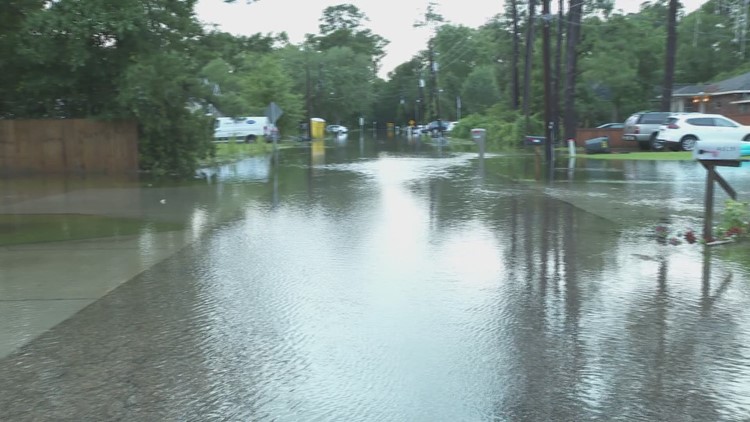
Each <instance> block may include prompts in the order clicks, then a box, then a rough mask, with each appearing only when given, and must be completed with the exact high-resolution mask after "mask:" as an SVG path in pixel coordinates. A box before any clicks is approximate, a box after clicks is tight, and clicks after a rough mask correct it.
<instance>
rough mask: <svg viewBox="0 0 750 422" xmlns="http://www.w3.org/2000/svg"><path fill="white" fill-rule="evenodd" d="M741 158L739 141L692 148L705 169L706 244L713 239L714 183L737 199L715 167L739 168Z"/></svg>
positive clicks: (704, 142) (697, 145)
mask: <svg viewBox="0 0 750 422" xmlns="http://www.w3.org/2000/svg"><path fill="white" fill-rule="evenodd" d="M741 157H742V142H740V141H698V142H696V143H695V147H694V148H693V158H694V159H696V160H698V161H699V162H700V163H701V165H703V167H705V169H706V171H707V172H708V174H707V175H706V196H705V200H704V201H705V209H704V215H703V239H705V241H706V242H707V243H709V244H710V243H711V242H713V241H714V239H713V233H712V231H713V230H712V228H713V218H714V182H717V183H718V184H719V185H720V186H721V187H722V188H723V189H724V192H726V193H727V195H729V196H730V197H731V198H732V199H735V200H736V199H737V192H735V190H734V189H732V187H731V186H730V185H729V183H727V181H726V180H724V178H723V177H721V175H720V174H719V173H718V172H717V171H716V167H717V166H724V167H739V166H740V164H741V162H742V161H741Z"/></svg>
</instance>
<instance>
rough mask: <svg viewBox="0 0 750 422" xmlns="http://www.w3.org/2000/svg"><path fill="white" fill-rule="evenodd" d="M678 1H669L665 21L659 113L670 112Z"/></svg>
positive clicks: (675, 52) (675, 51)
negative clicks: (662, 83)
mask: <svg viewBox="0 0 750 422" xmlns="http://www.w3.org/2000/svg"><path fill="white" fill-rule="evenodd" d="M678 5H679V2H678V0H669V14H668V20H667V46H666V54H665V57H666V60H665V65H664V85H663V87H662V94H661V111H670V108H671V106H672V85H674V66H675V56H676V55H677V7H678Z"/></svg>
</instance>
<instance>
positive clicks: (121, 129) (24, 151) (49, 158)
mask: <svg viewBox="0 0 750 422" xmlns="http://www.w3.org/2000/svg"><path fill="white" fill-rule="evenodd" d="M137 171H138V128H137V125H136V123H135V122H132V121H99V120H87V119H62V120H48V119H44V120H0V174H4V175H17V174H44V173H69V172H73V173H99V174H101V173H106V174H123V173H134V172H137Z"/></svg>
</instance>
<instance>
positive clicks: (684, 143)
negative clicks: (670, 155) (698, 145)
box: [680, 135, 698, 151]
mask: <svg viewBox="0 0 750 422" xmlns="http://www.w3.org/2000/svg"><path fill="white" fill-rule="evenodd" d="M696 141H698V138H696V137H695V136H693V135H688V136H686V137H684V138H682V139H681V140H680V149H681V150H683V151H692V150H693V148H695V142H696Z"/></svg>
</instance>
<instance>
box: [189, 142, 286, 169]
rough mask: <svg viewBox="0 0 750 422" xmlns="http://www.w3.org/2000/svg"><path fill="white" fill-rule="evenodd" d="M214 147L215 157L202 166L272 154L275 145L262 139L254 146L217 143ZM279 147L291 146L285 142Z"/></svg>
mask: <svg viewBox="0 0 750 422" xmlns="http://www.w3.org/2000/svg"><path fill="white" fill-rule="evenodd" d="M214 145H215V146H216V154H215V155H214V156H213V157H209V158H206V159H205V160H202V161H201V163H200V164H201V165H203V166H209V165H216V164H225V163H231V162H233V161H237V160H240V159H242V158H244V157H252V156H254V155H262V154H270V153H271V152H273V143H267V142H265V141H264V140H263V139H262V138H261V139H259V140H258V141H256V142H254V143H252V144H246V143H244V142H235V141H229V142H217V143H215V144H214ZM277 146H278V147H279V148H288V147H289V146H290V144H289V143H285V142H278V143H277Z"/></svg>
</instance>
